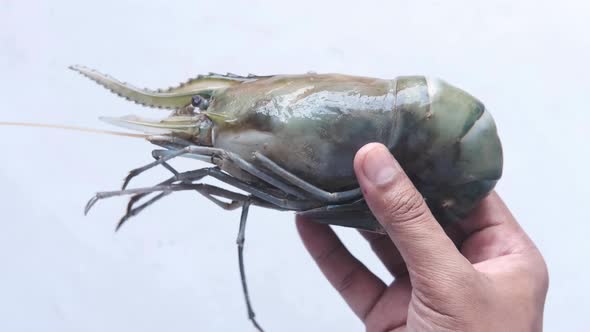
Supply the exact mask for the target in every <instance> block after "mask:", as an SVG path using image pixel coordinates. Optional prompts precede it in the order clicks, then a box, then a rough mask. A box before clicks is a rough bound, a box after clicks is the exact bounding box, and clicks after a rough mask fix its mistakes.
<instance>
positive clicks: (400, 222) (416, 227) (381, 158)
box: [354, 143, 471, 278]
mask: <svg viewBox="0 0 590 332" xmlns="http://www.w3.org/2000/svg"><path fill="white" fill-rule="evenodd" d="M354 167H355V172H356V176H357V179H358V181H359V183H360V185H361V188H362V189H363V194H364V196H365V199H366V201H367V204H368V205H369V207H370V209H371V211H372V212H373V214H374V215H375V217H376V218H377V220H379V222H380V223H381V225H382V226H383V227H384V229H385V230H386V232H387V234H388V235H389V236H390V237H391V239H392V241H393V243H394V244H395V246H396V247H397V248H398V249H399V252H400V254H401V256H402V257H403V259H404V261H405V262H406V264H407V267H408V270H409V271H410V277H412V273H415V274H417V275H420V276H422V277H423V278H434V277H435V276H439V277H441V276H447V275H448V274H449V273H453V272H454V271H461V270H466V269H467V268H468V267H471V265H470V264H469V262H468V261H467V260H466V259H465V258H464V257H463V256H462V255H461V253H460V252H459V250H458V249H457V248H456V247H455V245H454V244H453V242H452V241H451V239H450V238H449V237H448V236H447V235H446V234H445V232H444V231H443V229H442V227H441V226H440V224H439V223H438V222H437V221H436V220H435V219H434V217H433V215H432V213H431V212H430V210H429V209H428V207H427V205H426V203H425V202H424V199H423V197H422V195H420V193H419V192H418V191H417V190H416V188H415V187H414V185H413V184H412V182H411V181H410V179H409V178H408V177H407V176H406V174H405V172H404V171H403V170H402V168H401V167H400V165H399V164H398V163H397V161H396V160H395V159H394V158H393V156H392V155H391V153H390V152H389V150H388V149H387V148H386V147H385V146H383V145H382V144H377V143H371V144H367V145H365V146H364V147H363V148H361V149H360V150H359V152H357V154H356V156H355V159H354Z"/></svg>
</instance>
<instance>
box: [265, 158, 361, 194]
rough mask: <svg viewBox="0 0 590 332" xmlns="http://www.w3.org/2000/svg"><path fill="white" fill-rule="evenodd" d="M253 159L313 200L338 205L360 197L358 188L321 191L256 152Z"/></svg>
mask: <svg viewBox="0 0 590 332" xmlns="http://www.w3.org/2000/svg"><path fill="white" fill-rule="evenodd" d="M254 158H256V159H257V160H259V161H260V162H261V163H262V164H263V165H264V166H265V167H266V168H268V170H270V171H272V172H273V173H274V174H276V175H278V176H279V177H280V178H282V179H283V180H286V181H288V182H289V183H290V184H292V185H294V186H296V187H297V188H299V189H302V190H303V191H305V192H306V193H308V194H309V195H311V196H313V198H315V199H317V200H319V201H321V202H326V203H340V202H346V201H351V200H353V199H358V198H360V197H361V196H362V192H361V189H360V188H356V189H352V190H346V191H339V192H328V191H325V190H322V189H320V188H318V187H316V186H314V185H313V184H311V183H309V182H307V181H305V180H303V179H301V178H299V177H297V176H296V175H295V174H293V173H291V172H289V171H287V170H286V169H284V168H282V167H281V166H279V165H277V164H276V163H275V162H274V161H272V160H270V159H268V158H267V157H266V156H264V155H263V154H261V153H260V152H258V151H256V152H254Z"/></svg>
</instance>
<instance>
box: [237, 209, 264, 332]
mask: <svg viewBox="0 0 590 332" xmlns="http://www.w3.org/2000/svg"><path fill="white" fill-rule="evenodd" d="M250 204H251V201H250V199H248V200H246V201H245V202H244V204H243V205H242V215H241V216H240V229H239V231H238V237H237V239H236V244H237V245H238V265H239V268H240V279H241V281H242V291H243V293H244V299H245V300H246V308H247V309H248V319H250V321H251V322H252V324H254V327H255V328H256V329H257V330H258V331H261V332H262V331H263V330H262V327H260V325H259V324H258V322H257V321H256V315H255V314H254V310H253V309H252V303H251V301H250V294H249V293H248V284H247V282H246V271H245V269H244V243H245V241H246V221H247V220H248V210H249V209H250Z"/></svg>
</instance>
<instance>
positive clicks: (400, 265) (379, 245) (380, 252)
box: [359, 231, 408, 278]
mask: <svg viewBox="0 0 590 332" xmlns="http://www.w3.org/2000/svg"><path fill="white" fill-rule="evenodd" d="M359 233H361V235H362V236H363V237H364V238H365V239H366V240H367V241H368V242H369V245H370V246H371V249H372V250H373V252H374V253H375V255H377V257H379V259H380V260H381V262H382V263H383V265H384V266H385V268H387V270H388V271H389V272H390V273H391V274H392V275H393V276H394V277H395V278H399V277H401V276H403V275H405V274H407V273H408V269H407V268H406V263H405V262H404V260H403V258H402V255H400V253H399V250H397V248H396V247H395V245H394V244H393V242H391V238H390V237H389V236H388V235H384V234H378V233H373V232H367V231H359Z"/></svg>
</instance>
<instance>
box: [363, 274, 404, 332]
mask: <svg viewBox="0 0 590 332" xmlns="http://www.w3.org/2000/svg"><path fill="white" fill-rule="evenodd" d="M411 298H412V286H411V284H410V279H409V278H408V276H407V275H406V276H403V277H401V278H399V279H396V280H395V281H394V282H393V284H391V286H389V287H388V288H387V290H386V291H385V293H384V294H383V296H382V297H381V300H380V301H379V302H378V303H377V304H376V305H375V308H373V310H372V311H371V313H370V314H369V315H368V316H367V319H366V320H365V325H366V329H367V331H392V330H395V329H396V328H398V327H400V326H403V325H404V324H405V323H406V322H407V320H408V307H409V304H410V300H411Z"/></svg>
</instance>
